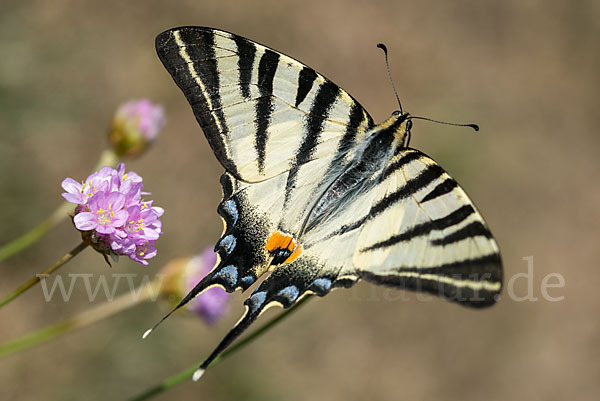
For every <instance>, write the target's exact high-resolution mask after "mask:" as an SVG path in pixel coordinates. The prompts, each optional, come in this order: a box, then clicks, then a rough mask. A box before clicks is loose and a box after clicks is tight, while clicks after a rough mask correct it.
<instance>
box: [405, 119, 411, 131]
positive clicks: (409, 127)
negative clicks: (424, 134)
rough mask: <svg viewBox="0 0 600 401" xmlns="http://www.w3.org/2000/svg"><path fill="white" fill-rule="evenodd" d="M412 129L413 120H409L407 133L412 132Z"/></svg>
mask: <svg viewBox="0 0 600 401" xmlns="http://www.w3.org/2000/svg"><path fill="white" fill-rule="evenodd" d="M411 128H412V120H408V121H407V122H406V130H407V131H410V129H411Z"/></svg>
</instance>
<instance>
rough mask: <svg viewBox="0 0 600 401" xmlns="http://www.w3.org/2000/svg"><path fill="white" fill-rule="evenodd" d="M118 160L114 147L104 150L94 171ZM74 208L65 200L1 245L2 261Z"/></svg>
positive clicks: (63, 217)
mask: <svg viewBox="0 0 600 401" xmlns="http://www.w3.org/2000/svg"><path fill="white" fill-rule="evenodd" d="M118 161H119V159H118V158H117V155H116V154H115V152H114V151H113V150H112V149H108V150H105V151H104V152H102V155H101V156H100V160H99V161H98V164H97V165H96V167H95V168H94V171H97V170H99V169H100V168H102V167H104V166H110V167H115V166H116V165H117V163H118ZM73 209H75V207H74V205H73V204H72V203H69V202H63V203H62V204H61V205H60V206H59V207H58V208H57V209H56V210H55V211H54V212H53V213H52V214H51V215H50V217H48V218H47V219H46V220H44V221H42V222H41V223H40V224H38V225H37V226H35V227H34V228H32V229H31V230H29V231H28V232H26V233H25V234H23V235H21V236H20V237H19V238H17V239H15V240H13V241H11V242H9V243H8V244H6V245H3V246H2V247H0V262H2V261H4V260H6V259H8V258H10V257H12V256H14V255H16V254H17V253H19V252H21V251H23V250H24V249H26V248H28V247H29V246H31V245H33V244H34V243H36V242H37V241H38V240H39V239H40V238H42V237H43V236H44V235H46V234H47V233H48V231H50V230H51V229H53V228H54V227H56V226H57V225H58V223H60V222H61V221H63V220H65V219H66V218H67V216H68V213H69V212H72V211H73Z"/></svg>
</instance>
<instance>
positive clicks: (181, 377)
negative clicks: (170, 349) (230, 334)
mask: <svg viewBox="0 0 600 401" xmlns="http://www.w3.org/2000/svg"><path fill="white" fill-rule="evenodd" d="M311 297H312V295H307V296H305V297H304V298H302V299H301V300H300V301H298V302H297V303H296V304H295V305H294V306H292V307H291V308H289V309H288V310H286V311H284V312H282V313H280V314H279V315H278V316H276V317H274V318H273V319H271V320H270V321H268V322H267V323H265V324H264V325H263V326H261V327H260V328H259V329H258V330H256V331H254V332H253V333H252V334H250V335H249V336H247V337H245V338H244V339H242V340H240V341H238V342H237V343H235V344H234V345H232V346H231V347H229V348H228V349H227V350H225V351H224V352H223V353H222V354H221V355H220V356H218V357H217V358H216V359H215V360H214V361H213V362H212V363H211V364H210V365H209V367H210V366H213V365H216V364H217V363H219V362H221V361H222V360H223V359H225V358H227V357H228V356H229V355H231V354H233V353H235V352H237V351H239V350H240V349H242V348H243V347H245V346H246V345H248V344H249V343H250V342H251V341H253V340H254V339H256V338H258V337H259V336H260V335H261V334H263V333H264V332H266V331H267V330H269V329H270V328H272V327H273V326H275V325H276V324H277V323H279V322H280V321H282V320H283V319H285V318H286V317H287V316H289V315H290V314H292V312H294V311H296V310H298V308H299V307H300V306H301V305H302V304H304V303H305V302H306V301H307V300H308V299H309V298H311ZM196 369H198V365H195V366H194V367H191V368H189V369H186V370H184V371H183V372H180V373H178V374H176V375H174V376H171V377H169V378H168V379H166V380H165V381H163V382H162V383H160V384H158V385H156V386H154V387H151V388H149V389H148V390H146V391H144V392H143V393H141V394H139V395H137V396H136V397H134V398H131V399H130V400H129V401H142V400H147V399H149V398H151V397H153V396H155V395H157V394H160V393H162V392H163V391H165V390H168V389H170V388H171V387H174V386H176V385H177V384H179V383H182V382H184V381H186V380H188V379H191V378H192V375H193V374H194V372H195V371H196Z"/></svg>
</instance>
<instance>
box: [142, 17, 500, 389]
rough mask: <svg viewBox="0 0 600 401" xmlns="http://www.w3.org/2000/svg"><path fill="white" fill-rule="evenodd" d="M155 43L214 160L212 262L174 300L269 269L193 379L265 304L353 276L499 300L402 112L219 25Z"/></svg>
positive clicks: (458, 203) (238, 285)
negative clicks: (217, 218) (217, 226)
mask: <svg viewBox="0 0 600 401" xmlns="http://www.w3.org/2000/svg"><path fill="white" fill-rule="evenodd" d="M156 50H157V53H158V56H159V58H160V60H161V61H162V63H163V64H164V66H165V67H166V69H167V71H168V72H169V73H170V74H171V76H172V77H173V79H174V81H175V83H176V84H177V85H178V86H179V88H180V89H181V90H182V91H183V93H184V95H185V97H186V98H187V100H188V102H189V103H190V105H191V107H192V110H193V112H194V115H195V116H196V119H197V120H198V123H199V124H200V126H201V127H202V130H203V131H204V134H205V136H206V139H207V140H208V143H209V144H210V146H211V148H212V150H213V151H214V154H215V156H216V157H217V159H218V160H219V162H220V163H221V164H222V166H223V167H224V169H225V172H224V173H223V175H222V176H221V185H222V187H223V200H222V201H221V203H220V204H219V206H218V208H217V211H218V213H219V214H220V215H221V217H222V219H223V222H224V231H223V234H222V236H221V238H220V240H219V241H218V242H217V244H216V246H215V252H216V253H217V255H218V257H217V263H216V265H215V267H214V268H213V270H212V271H211V272H210V273H209V274H208V275H207V276H206V277H205V278H204V279H202V280H201V281H200V282H199V283H198V284H197V285H196V286H195V288H194V289H193V290H192V291H191V292H190V293H189V294H188V295H187V296H186V297H185V298H184V299H183V300H182V301H181V302H180V304H179V305H178V306H177V308H179V307H181V306H183V305H185V304H186V303H187V302H188V301H190V300H191V299H192V298H194V297H195V296H197V295H198V294H200V293H201V292H203V291H205V290H206V289H208V288H211V287H214V286H219V287H222V288H223V289H225V290H226V291H228V292H233V291H236V290H242V291H245V290H247V289H248V288H249V287H251V286H252V285H253V284H255V283H256V282H257V281H258V280H259V278H260V277H261V276H263V275H265V274H267V273H269V274H268V276H267V277H266V278H265V279H264V280H263V281H262V282H261V283H260V284H259V285H258V286H257V288H256V289H254V291H253V292H252V294H251V295H250V296H249V297H248V298H247V299H246V300H245V302H244V305H245V313H244V315H243V316H242V318H241V319H240V320H239V321H238V323H237V324H236V325H235V326H234V327H233V328H232V329H231V331H229V333H228V334H227V335H226V336H225V337H224V338H223V340H222V341H221V343H220V344H219V345H218V346H217V348H216V349H215V350H214V351H213V352H212V354H211V355H210V356H209V357H208V358H207V359H206V361H205V362H204V363H203V364H202V365H201V366H200V368H199V369H198V371H196V374H195V376H194V378H195V379H198V378H199V377H200V376H201V374H202V373H203V372H204V369H206V367H207V366H208V365H209V364H210V363H211V362H212V361H213V360H214V359H215V358H216V357H217V356H218V355H219V354H220V353H221V352H222V351H224V350H225V349H226V348H227V347H228V346H229V345H230V344H231V343H232V342H233V341H234V340H235V339H236V338H237V337H238V336H239V335H240V334H242V333H243V332H244V331H245V330H246V329H247V328H248V327H249V326H250V325H251V324H252V323H253V322H254V321H255V320H256V319H257V318H258V316H259V315H260V314H261V313H262V312H264V311H265V310H266V309H267V308H269V307H271V306H274V305H278V306H281V307H283V308H289V307H290V306H292V305H294V304H295V303H296V302H297V301H298V300H299V299H300V298H301V297H303V296H304V295H306V294H316V295H318V296H324V295H326V294H328V293H329V292H330V291H332V290H333V289H336V288H348V287H351V286H353V285H354V284H356V283H357V282H358V281H360V280H365V281H368V282H371V283H375V284H382V285H387V286H392V287H397V288H403V289H409V290H417V291H425V292H429V293H433V294H436V295H440V296H442V297H444V298H447V299H449V300H451V301H455V302H458V303H460V304H462V305H466V306H471V307H483V306H489V305H491V304H493V303H494V302H495V301H496V300H497V299H498V296H499V293H500V290H501V287H502V263H501V258H500V252H499V249H498V246H497V244H496V242H495V240H494V238H493V237H492V234H491V233H490V230H489V229H488V227H487V225H486V224H485V222H484V220H483V218H482V217H481V215H480V214H479V213H478V211H477V210H476V209H475V206H474V205H473V203H472V202H471V200H470V199H469V198H468V196H467V195H466V194H465V192H464V191H463V190H462V189H461V187H460V186H459V185H458V184H457V182H456V181H455V180H454V179H453V178H452V177H450V176H449V175H448V174H447V173H446V172H445V171H444V170H443V169H442V168H441V167H440V166H439V164H437V163H436V162H435V161H434V160H432V159H431V158H430V157H428V156H427V155H425V154H424V153H422V152H420V151H418V150H416V149H412V148H410V147H408V141H409V138H410V132H411V128H412V117H411V115H410V114H408V113H405V112H403V111H402V110H399V111H394V112H393V113H392V114H391V116H390V117H389V118H388V119H387V120H385V121H383V122H382V123H380V124H375V123H374V122H373V119H372V118H371V116H370V115H369V113H368V112H367V111H366V110H365V109H364V108H363V107H362V106H361V105H360V104H359V103H358V102H357V101H356V100H355V99H354V98H353V97H352V96H350V95H349V94H348V93H347V92H346V91H344V90H343V89H341V88H340V87H339V86H337V85H336V84H334V83H333V82H331V81H330V80H329V79H327V78H325V77H324V76H322V75H321V74H319V73H318V72H316V71H315V70H313V69H312V68H310V67H307V66H306V65H304V64H302V63H300V62H298V61H296V60H295V59H293V58H291V57H288V56H286V55H285V54H282V53H280V52H277V51H275V50H272V49H270V48H268V47H266V46H263V45H261V44H259V43H256V42H253V41H251V40H248V39H245V38H243V37H240V36H238V35H235V34H232V33H228V32H225V31H221V30H217V29H212V28H206V27H181V28H175V29H171V30H168V31H166V32H163V33H161V34H160V35H158V37H157V38H156ZM177 308H175V310H176V309H177ZM167 316H168V315H167ZM165 318H166V316H165ZM163 320H164V319H163ZM155 327H156V326H155ZM151 330H152V329H151ZM151 330H148V332H146V333H145V335H147V334H149V332H150V331H151Z"/></svg>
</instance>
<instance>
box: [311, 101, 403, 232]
mask: <svg viewBox="0 0 600 401" xmlns="http://www.w3.org/2000/svg"><path fill="white" fill-rule="evenodd" d="M411 125H412V124H411V123H410V115H409V114H401V113H399V112H394V113H393V114H392V115H391V116H390V117H389V118H388V119H387V120H385V121H384V122H382V123H381V124H378V125H376V126H374V127H373V128H372V129H371V130H370V131H369V132H368V133H367V134H366V140H365V142H364V144H362V150H361V151H359V152H358V153H357V156H356V157H355V158H354V159H353V160H352V161H350V162H349V163H348V164H346V165H345V166H342V167H341V168H340V170H339V171H338V176H337V178H336V179H335V180H333V182H332V183H331V184H330V185H329V186H328V187H327V188H326V189H325V191H324V192H323V194H322V196H321V197H320V198H319V199H318V201H317V202H316V203H315V205H314V206H313V208H312V209H311V211H310V213H309V214H308V217H307V218H306V220H305V222H304V224H303V227H302V229H301V231H300V235H303V234H304V233H306V232H309V231H311V229H313V228H315V227H316V226H318V225H320V224H322V223H323V222H324V221H326V220H328V219H330V218H332V217H333V216H335V214H336V211H338V210H343V208H344V206H345V205H347V204H349V203H351V202H352V201H354V198H355V197H356V194H360V193H362V192H364V191H368V190H369V189H371V188H372V187H374V186H375V185H377V184H378V181H379V178H380V174H378V173H379V172H380V171H381V170H382V169H383V168H384V167H385V166H386V165H388V164H389V161H390V159H391V158H392V157H393V156H394V155H395V154H397V152H398V151H399V150H400V149H402V148H403V147H405V142H407V138H408V136H409V134H410V127H411Z"/></svg>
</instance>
